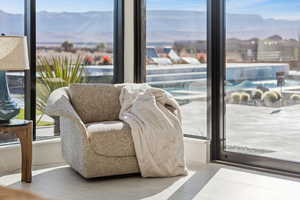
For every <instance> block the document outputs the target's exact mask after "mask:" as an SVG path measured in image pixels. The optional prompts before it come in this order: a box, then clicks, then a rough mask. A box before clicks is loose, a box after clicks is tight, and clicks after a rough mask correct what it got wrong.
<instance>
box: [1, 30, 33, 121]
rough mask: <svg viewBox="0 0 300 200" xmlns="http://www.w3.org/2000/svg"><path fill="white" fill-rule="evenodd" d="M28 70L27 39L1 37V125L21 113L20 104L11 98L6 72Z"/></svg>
mask: <svg viewBox="0 0 300 200" xmlns="http://www.w3.org/2000/svg"><path fill="white" fill-rule="evenodd" d="M28 69H29V59H28V48H27V40H26V37H23V36H3V35H2V36H0V124H1V123H9V121H10V119H12V118H14V117H15V116H17V115H18V114H19V112H20V107H19V106H18V104H17V103H16V102H15V101H14V100H13V99H12V98H11V97H10V93H9V89H8V83H7V77H6V72H7V71H24V70H28Z"/></svg>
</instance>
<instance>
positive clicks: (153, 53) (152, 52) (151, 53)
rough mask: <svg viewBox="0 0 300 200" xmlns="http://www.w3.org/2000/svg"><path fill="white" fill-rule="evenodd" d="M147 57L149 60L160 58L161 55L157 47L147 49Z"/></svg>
mask: <svg viewBox="0 0 300 200" xmlns="http://www.w3.org/2000/svg"><path fill="white" fill-rule="evenodd" d="M146 56H147V58H149V59H152V58H159V55H158V53H157V51H156V49H155V47H147V49H146Z"/></svg>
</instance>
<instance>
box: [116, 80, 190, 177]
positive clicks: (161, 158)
mask: <svg viewBox="0 0 300 200" xmlns="http://www.w3.org/2000/svg"><path fill="white" fill-rule="evenodd" d="M120 103H121V111H120V115H119V118H120V119H121V120H123V121H125V122H127V123H128V124H129V126H130V127H131V132H132V137H133V142H134V146H135V151H136V156H137V160H138V164H139V167H140V170H141V174H142V176H143V177H170V176H178V175H186V174H187V170H186V166H185V159H184V145H183V132H182V126H181V125H182V124H181V113H180V108H179V105H178V103H177V102H176V100H175V99H174V98H173V97H172V96H171V95H170V94H169V93H167V92H165V91H164V90H161V89H158V88H152V87H150V86H148V85H147V84H132V85H127V86H125V87H124V88H123V89H122V91H121V95H120Z"/></svg>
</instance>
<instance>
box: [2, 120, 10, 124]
mask: <svg viewBox="0 0 300 200" xmlns="http://www.w3.org/2000/svg"><path fill="white" fill-rule="evenodd" d="M9 122H10V120H0V124H9Z"/></svg>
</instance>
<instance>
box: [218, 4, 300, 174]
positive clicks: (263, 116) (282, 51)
mask: <svg viewBox="0 0 300 200" xmlns="http://www.w3.org/2000/svg"><path fill="white" fill-rule="evenodd" d="M299 6H300V5H299V3H295V2H294V1H290V0H284V1H281V0H280V1H279V0H278V1H256V0H249V1H233V0H227V1H226V9H225V15H226V52H225V53H226V70H225V71H226V72H225V74H226V78H225V82H224V88H225V97H224V98H225V99H224V102H225V110H226V111H225V123H224V124H225V128H224V132H225V140H224V144H223V149H222V151H223V153H222V155H223V156H224V159H226V160H230V161H235V162H243V163H249V162H253V164H256V165H261V166H268V167H271V168H280V169H284V170H287V171H300V170H299V167H300V125H299V124H300V123H299V121H300V11H299ZM280 163H282V164H280ZM297 163H299V165H297ZM297 167H298V170H297Z"/></svg>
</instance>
